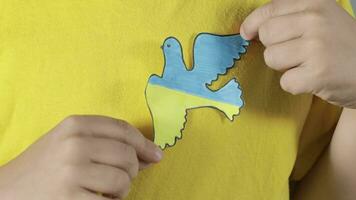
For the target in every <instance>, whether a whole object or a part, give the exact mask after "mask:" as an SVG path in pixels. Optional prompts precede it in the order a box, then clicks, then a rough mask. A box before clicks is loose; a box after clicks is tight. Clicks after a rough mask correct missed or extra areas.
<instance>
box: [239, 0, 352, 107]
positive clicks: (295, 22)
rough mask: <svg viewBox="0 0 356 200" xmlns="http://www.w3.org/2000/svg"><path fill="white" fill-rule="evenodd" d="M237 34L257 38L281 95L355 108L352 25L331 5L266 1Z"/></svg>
mask: <svg viewBox="0 0 356 200" xmlns="http://www.w3.org/2000/svg"><path fill="white" fill-rule="evenodd" d="M240 32H241V35H242V36H243V37H244V38H245V39H247V40H252V39H254V38H255V37H257V36H259V39H260V41H261V42H262V43H263V44H264V45H265V47H266V49H265V52H264V57H265V61H266V64H267V65H268V66H269V67H270V68H272V69H274V70H278V71H281V72H283V76H282V77H281V80H280V84H281V87H282V88H283V89H284V90H285V91H287V92H289V93H291V94H294V95H297V94H303V93H309V94H314V95H316V96H318V97H320V98H322V99H324V100H326V101H328V102H330V103H332V104H335V105H338V106H342V107H346V108H354V109H355V108H356V92H355V91H356V78H355V76H356V56H355V52H356V37H355V34H356V20H354V19H353V18H352V17H351V16H350V15H349V14H348V13H347V12H346V11H345V10H344V9H343V8H341V7H340V6H339V5H338V4H337V3H336V1H335V0H297V1H296V0H272V2H271V3H268V4H266V5H264V6H262V7H260V8H258V9H256V10H255V11H253V12H252V13H251V14H250V15H249V16H248V17H247V18H246V19H245V21H244V22H243V24H242V25H241V30H240Z"/></svg>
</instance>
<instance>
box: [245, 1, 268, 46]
mask: <svg viewBox="0 0 356 200" xmlns="http://www.w3.org/2000/svg"><path fill="white" fill-rule="evenodd" d="M272 11H273V9H272V3H267V4H265V5H264V6H262V7H259V8H257V9H256V10H254V11H253V12H252V13H251V14H250V15H249V16H248V17H247V18H246V19H245V21H244V22H243V23H242V25H241V28H240V34H241V36H242V37H243V38H244V39H245V40H252V39H254V38H255V37H256V36H257V35H258V30H259V28H260V26H261V25H262V24H263V23H264V22H265V21H266V20H268V19H269V18H271V17H272V16H273V14H272Z"/></svg>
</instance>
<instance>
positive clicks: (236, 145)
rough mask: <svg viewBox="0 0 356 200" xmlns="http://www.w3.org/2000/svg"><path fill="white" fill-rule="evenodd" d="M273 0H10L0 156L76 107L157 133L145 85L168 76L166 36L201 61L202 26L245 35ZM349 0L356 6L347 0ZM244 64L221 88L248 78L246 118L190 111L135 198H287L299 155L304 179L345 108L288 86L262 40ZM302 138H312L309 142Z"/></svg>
mask: <svg viewBox="0 0 356 200" xmlns="http://www.w3.org/2000/svg"><path fill="white" fill-rule="evenodd" d="M263 3H265V2H264V1H262V0H261V1H259V0H243V1H242V0H215V1H201V0H199V1H198V0H189V1H188V0H170V1H163V0H153V1H138V0H130V1H118V0H107V1H99V0H88V1H73V0H62V1H45V0H27V1H20V0H2V1H0V102H1V103H0V165H3V164H5V163H7V162H9V161H10V160H12V159H14V158H15V157H16V156H17V155H19V154H20V153H21V152H22V151H24V150H25V149H26V148H28V147H29V146H30V145H31V144H32V143H33V142H35V141H36V140H37V139H38V138H40V137H41V136H43V134H45V133H46V132H47V131H48V130H50V129H51V128H52V127H53V126H55V125H56V124H57V123H58V122H60V121H61V120H62V119H63V118H64V117H66V116H68V115H71V114H99V115H107V116H112V117H115V118H121V119H125V120H126V121H128V122H130V123H132V124H133V125H135V126H136V127H138V128H139V129H140V130H141V131H142V132H143V133H144V134H145V136H147V137H148V138H152V136H153V132H152V128H153V127H152V119H151V116H150V112H149V109H148V107H147V104H146V100H145V94H144V91H145V87H146V84H147V81H148V79H149V77H150V75H151V74H162V70H163V66H164V60H163V59H162V55H163V54H162V50H161V48H160V46H161V45H162V41H164V39H165V38H167V37H169V36H175V37H177V38H179V39H180V42H181V44H182V46H183V53H184V60H185V61H186V64H187V65H188V66H192V61H193V58H192V48H193V47H192V44H193V40H194V38H195V36H196V35H197V34H198V33H201V32H208V33H215V34H221V35H228V34H235V33H236V32H237V30H238V28H239V26H240V24H241V23H242V21H243V20H244V18H245V17H246V16H247V15H248V14H249V13H250V12H251V11H252V10H253V9H255V8H257V7H258V6H260V5H262V4H263ZM343 5H345V6H346V8H347V9H348V10H349V11H350V12H351V7H350V3H349V2H348V1H343ZM237 65H238V68H232V69H231V70H229V71H228V72H227V74H226V75H223V76H220V77H219V80H218V81H217V82H214V83H213V85H212V86H211V88H212V89H219V88H221V87H222V86H223V85H225V84H226V83H227V82H228V81H229V80H231V79H233V78H236V79H237V80H238V82H239V83H240V86H241V88H242V90H243V95H242V98H243V100H244V103H245V105H244V107H243V108H242V109H241V111H240V115H239V117H238V118H236V119H235V120H234V121H233V122H231V121H230V120H229V119H227V118H226V117H225V116H224V114H223V113H221V112H219V111H217V110H214V109H210V108H201V109H193V110H190V111H189V112H188V115H187V123H186V128H185V130H184V131H183V133H182V134H183V138H182V139H181V140H180V142H179V143H177V144H176V145H175V146H174V147H172V148H167V149H166V150H165V157H164V160H163V161H162V162H161V163H160V164H158V165H155V166H154V167H152V168H150V169H148V170H145V171H143V172H142V173H140V175H139V176H138V177H137V178H136V179H135V180H134V183H133V187H132V190H131V193H130V195H129V197H128V199H129V200H141V199H144V200H167V199H169V200H182V199H205V200H208V199H214V200H215V199H240V200H241V199H243V200H256V199H273V200H278V199H281V200H286V199H289V190H288V182H289V176H290V174H291V172H292V170H293V167H294V165H295V161H296V159H297V157H298V161H297V165H296V169H295V171H294V172H295V178H296V179H299V178H301V177H303V175H304V174H305V173H306V172H307V171H308V170H309V168H310V166H311V164H312V163H313V162H314V161H315V159H316V158H317V157H318V155H319V154H320V152H321V151H322V149H323V148H324V147H325V145H326V144H327V142H328V140H329V135H330V134H329V133H330V132H332V130H333V127H334V126H335V124H336V122H337V119H338V116H339V113H340V110H339V109H338V108H335V107H333V106H330V105H328V104H325V103H323V102H321V101H319V100H317V99H314V100H313V97H312V96H310V95H301V96H292V95H289V94H287V93H285V92H283V91H282V89H281V88H280V86H279V78H280V75H281V74H280V73H278V72H274V71H272V70H271V69H269V68H267V67H266V66H265V64H264V61H263V46H262V45H261V44H260V43H258V42H252V43H251V44H250V46H249V47H248V49H247V53H246V54H245V55H243V56H242V58H241V60H240V61H238V63H237ZM305 135H306V136H310V137H309V138H308V137H304V136H305ZM301 136H303V137H302V138H304V139H302V140H303V144H306V145H304V146H303V145H302V146H301V147H299V139H300V137H301ZM298 149H300V150H301V151H299V152H300V153H299V154H298ZM308 152H312V153H311V154H310V156H307V158H306V159H304V158H302V157H300V156H298V155H306V154H308ZM98 181H100V180H98Z"/></svg>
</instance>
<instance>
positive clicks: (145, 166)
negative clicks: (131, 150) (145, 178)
mask: <svg viewBox="0 0 356 200" xmlns="http://www.w3.org/2000/svg"><path fill="white" fill-rule="evenodd" d="M151 166H152V164H151V163H146V162H144V161H140V163H139V170H145V169H147V168H149V167H151Z"/></svg>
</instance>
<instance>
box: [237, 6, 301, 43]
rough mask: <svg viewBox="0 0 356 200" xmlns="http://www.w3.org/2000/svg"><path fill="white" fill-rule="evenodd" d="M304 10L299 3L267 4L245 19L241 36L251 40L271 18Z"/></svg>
mask: <svg viewBox="0 0 356 200" xmlns="http://www.w3.org/2000/svg"><path fill="white" fill-rule="evenodd" d="M304 9H305V5H304V4H303V3H300V1H274V2H271V3H267V4H265V5H263V6H261V7H259V8H257V9H256V10H254V11H253V12H252V13H251V14H250V15H249V16H247V17H246V19H245V20H244V22H243V23H242V25H241V28H240V34H241V36H242V37H243V38H244V39H246V40H252V39H253V38H255V37H256V36H257V34H258V30H259V28H260V27H261V25H262V24H264V23H265V22H266V21H267V20H269V19H270V18H272V17H277V16H282V15H287V14H292V13H295V12H300V11H302V10H304Z"/></svg>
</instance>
